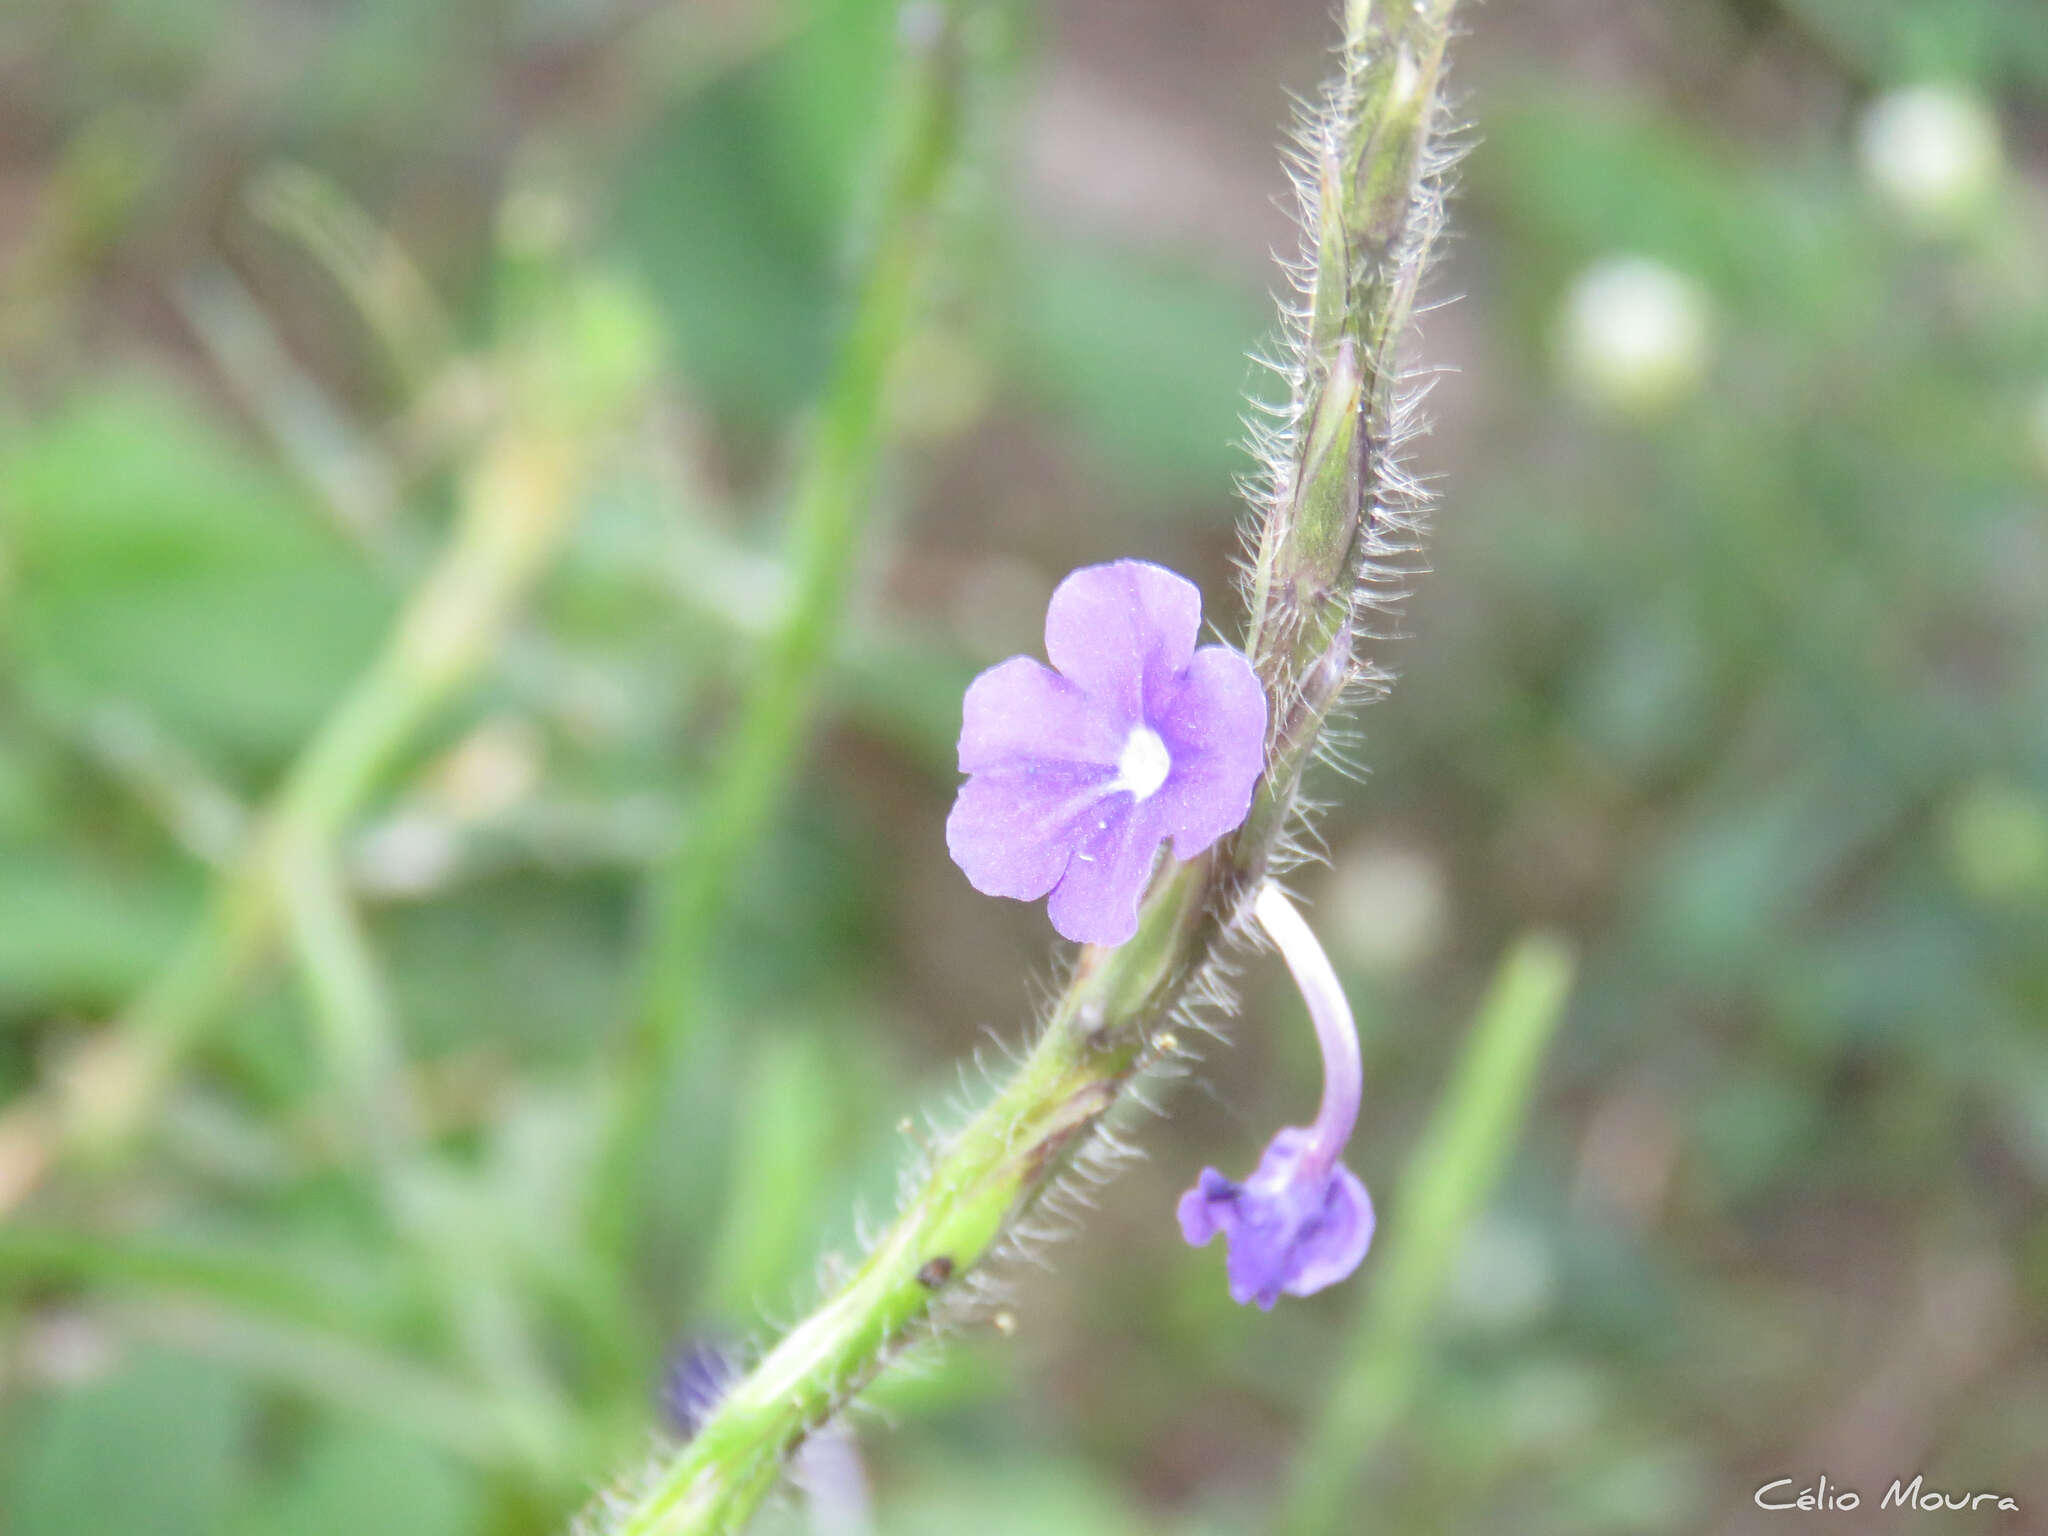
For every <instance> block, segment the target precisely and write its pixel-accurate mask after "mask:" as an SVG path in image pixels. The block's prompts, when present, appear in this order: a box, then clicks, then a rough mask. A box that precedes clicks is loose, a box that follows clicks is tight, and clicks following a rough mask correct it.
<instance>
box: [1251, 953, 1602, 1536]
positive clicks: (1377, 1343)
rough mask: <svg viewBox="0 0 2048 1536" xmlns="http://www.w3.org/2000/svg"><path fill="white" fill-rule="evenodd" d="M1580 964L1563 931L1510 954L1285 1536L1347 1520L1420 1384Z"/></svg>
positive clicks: (1389, 1242) (1402, 1209)
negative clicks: (1453, 1269)
mask: <svg viewBox="0 0 2048 1536" xmlns="http://www.w3.org/2000/svg"><path fill="white" fill-rule="evenodd" d="M1575 966H1576V960H1575V958H1574V956H1573V954H1572V951H1571V949H1570V948H1569V946H1567V945H1566V943H1565V942H1564V940H1562V939H1561V938H1558V937H1557V936H1556V935H1553V934H1546V933H1536V934H1530V935H1527V936H1526V937H1524V938H1523V939H1521V940H1520V941H1519V942H1518V943H1517V944H1516V945H1515V947H1514V948H1513V949H1512V950H1510V951H1509V953H1508V956H1507V958H1506V959H1505V960H1504V961H1502V963H1501V967H1500V970H1499V972H1498V973H1497V974H1496V975H1495V977H1494V982H1493V987H1492V990H1491V991H1490V992H1489V993H1488V994H1487V997H1486V1001H1485V1003H1484V1005H1483V1006H1482V1007H1481V1009H1480V1014H1479V1018H1478V1021H1477V1022H1476V1024H1475V1025H1474V1027H1473V1030H1472V1039H1471V1042H1470V1044H1468V1045H1467V1046H1466V1048H1465V1052H1464V1055H1463V1056H1462V1057H1461V1058H1460V1060H1459V1062H1458V1065H1457V1069H1456V1073H1455V1076H1454V1077H1453V1079H1452V1082H1451V1085H1450V1088H1449V1089H1448V1091H1447V1092H1446V1093H1445V1095H1444V1098H1443V1101H1442V1102H1441V1103H1440V1104H1439V1105H1438V1106H1437V1110H1436V1113H1435V1115H1433V1116H1432V1117H1431V1119H1430V1123H1429V1129H1428V1131H1427V1132H1426V1133H1425V1134H1424V1136H1423V1139H1422V1144H1421V1146H1420V1147H1419V1148H1418V1149H1417V1151H1416V1154H1415V1160H1414V1162H1413V1163H1412V1164H1410V1166H1409V1169H1408V1173H1407V1176H1406V1177H1405V1178H1404V1179H1403V1180H1402V1182H1401V1189H1400V1196H1399V1199H1398V1201H1397V1202H1396V1204H1395V1206H1394V1210H1393V1214H1392V1218H1391V1219H1390V1220H1389V1221H1388V1222H1387V1223H1386V1225H1385V1227H1384V1229H1383V1231H1384V1234H1385V1235H1384V1237H1383V1240H1382V1249H1381V1257H1380V1266H1379V1279H1378V1282H1377V1283H1376V1284H1374V1285H1373V1286H1372V1287H1371V1289H1370V1290H1369V1291H1368V1292H1367V1294H1366V1297H1365V1301H1364V1306H1363V1308H1362V1310H1361V1312H1360V1315H1359V1321H1358V1324H1357V1329H1356V1332H1355V1333H1354V1334H1353V1336H1352V1341H1351V1344H1350V1346H1349V1349H1348V1351H1347V1353H1346V1357H1345V1360H1344V1363H1343V1365H1342V1367H1341V1368H1340V1374H1339V1376H1338V1379H1337V1387H1336V1392H1335V1394H1334V1396H1333V1397H1332V1398H1331V1400H1330V1403H1329V1406H1328V1408H1327V1409H1326V1411H1325V1412H1324V1414H1323V1417H1322V1419H1321V1421H1320V1422H1319V1423H1318V1424H1317V1425H1316V1427H1315V1430H1314V1432H1313V1434H1312V1435H1311V1436H1310V1438H1309V1441H1308V1443H1307V1445H1306V1446H1305V1447H1304V1449H1303V1450H1302V1453H1301V1455H1300V1458H1299V1460H1298V1461H1297V1463H1296V1465H1295V1468H1294V1477H1293V1487H1292V1489H1291V1491H1290V1492H1289V1495H1288V1498H1287V1502H1286V1504H1285V1506H1284V1508H1283V1512H1282V1514H1283V1518H1282V1519H1281V1521H1280V1523H1279V1527H1278V1528H1279V1530H1281V1531H1282V1532H1284V1533H1286V1536H1322V1533H1325V1532H1335V1531H1338V1530H1340V1529H1343V1528H1345V1527H1343V1526H1342V1524H1341V1522H1340V1512H1341V1511H1342V1509H1343V1508H1344V1504H1345V1498H1346V1495H1347V1494H1348V1493H1349V1491H1350V1488H1351V1484H1352V1481H1353V1479H1354V1478H1355V1477H1356V1476H1357V1474H1358V1472H1359V1470H1360V1469H1361V1468H1363V1467H1364V1466H1365V1465H1366V1463H1367V1462H1369V1461H1370V1460H1371V1459H1372V1456H1373V1454H1374V1453H1375V1452H1376V1451H1377V1450H1378V1449H1379V1446H1380V1442H1381V1441H1382V1440H1383V1439H1384V1438H1385V1436H1386V1434H1387V1432H1388V1430H1389V1429H1391V1428H1392V1427H1393V1424H1394V1422H1395V1420H1396V1419H1397V1418H1398V1417H1399V1415H1400V1412H1401V1409H1402V1407H1403V1406H1404V1405H1405V1403H1406V1402H1407V1400H1408V1397H1409V1394H1410V1392H1411V1391H1412V1390H1413V1388H1414V1385H1415V1379H1416V1375H1417V1372H1418V1370H1419V1368H1420V1367H1421V1364H1422V1358H1423V1352H1424V1349H1425V1347H1426V1346H1427V1344H1428V1340H1429V1333H1430V1328H1431V1326H1432V1324H1433V1322H1434V1320H1435V1315H1436V1303H1437V1298H1438V1297H1440V1296H1441V1295H1442V1294H1443V1290H1444V1284H1445V1279H1446V1276H1447V1274H1448V1272H1449V1269H1450V1266H1451V1262H1452V1260H1453V1259H1454V1258H1455V1256H1456V1254H1457V1249H1458V1244H1459V1242H1460V1240H1461V1239H1462V1238H1463V1236H1464V1233H1465V1229H1466V1227H1467V1225H1468V1224H1469V1223H1470V1222H1471V1220H1472V1218H1473V1216H1475V1215H1476V1214H1477V1213H1478V1212H1479V1210H1480V1209H1481V1208H1482V1207H1483V1206H1484V1205H1485V1204H1486V1201H1487V1199H1488V1198H1489V1197H1490V1196H1491V1195H1492V1193H1493V1189H1494V1186H1495V1184H1496V1183H1497V1182H1498V1181H1499V1178H1500V1175H1501V1172H1502V1170H1503V1169H1504V1167H1505V1166H1506V1163H1507V1158H1508V1154H1509V1152H1510V1151H1511V1150H1512V1149H1513V1147H1514V1144H1515V1141H1516V1138H1517V1137H1518V1136H1519V1134H1520V1131H1521V1126H1522V1120H1523V1117H1524V1115H1525V1114H1526V1112H1527V1110H1528V1107H1529V1100H1530V1097H1531V1095H1532V1094H1533V1093H1534V1091H1535V1086H1536V1078H1537V1074H1538V1070H1539V1069H1540V1068H1541V1066H1542V1064H1543V1058H1544V1053H1545V1051H1546V1049H1547V1048H1548V1046H1549V1044H1550V1040H1551V1036H1552V1034H1553V1033H1554V1032H1555V1030H1556V1027H1557V1022H1558V1019H1559V1017H1560V1016H1561V1015H1562V1013H1563V1011H1564V1004H1565V998H1566V996H1567V994H1568V993H1569V992H1570V991H1571V984H1572V974H1573V971H1574V969H1575Z"/></svg>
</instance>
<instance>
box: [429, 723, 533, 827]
mask: <svg viewBox="0 0 2048 1536" xmlns="http://www.w3.org/2000/svg"><path fill="white" fill-rule="evenodd" d="M540 774H541V740H540V733H539V732H538V731H536V730H535V729H534V727H533V725H532V724H531V722H529V721H526V720H522V719H519V718H518V717H516V716H512V715H501V716H499V717H498V718H496V719H493V720H486V721H484V722H483V724H481V725H479V726H477V727H476V729H475V730H473V731H471V732H470V733H469V734H468V735H467V736H465V737H463V738H462V740H460V741H459V742H457V743H456V744H455V745H454V746H453V747H451V748H449V749H448V751H447V752H445V753H444V754H442V756H441V759H440V761H438V762H437V763H435V764H434V766H433V768H432V769H431V770H430V771H429V773H428V776H427V793H428V797H429V799H430V800H431V802H432V804H433V806H434V808H435V809H436V810H438V811H440V812H441V813H442V814H443V815H445V816H447V817H449V818H450V819H451V820H454V821H464V822H469V821H488V820H490V819H491V818H492V817H494V816H502V815H503V814H504V813H505V812H507V811H509V810H511V809H512V808H513V807H514V806H516V805H518V804H519V802H520V801H522V800H524V799H525V798H526V797H527V796H528V795H530V794H532V793H533V791H534V788H535V786H536V785H538V784H539V783H540Z"/></svg>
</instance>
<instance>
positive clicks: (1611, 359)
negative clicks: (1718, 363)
mask: <svg viewBox="0 0 2048 1536" xmlns="http://www.w3.org/2000/svg"><path fill="white" fill-rule="evenodd" d="M1712 332H1713V306H1712V305H1711V303H1710V302H1709V301H1708V298H1707V295H1706V291H1705V290H1704V289H1703V288H1701V287H1700V285H1699V284H1698V283H1697V282H1695V281H1694V280H1693V279H1692V278H1690V277H1687V276H1686V275H1685V274H1684V273H1682V272H1678V271H1675V270H1674V269H1672V268H1671V267H1668V266H1666V265H1664V264H1663V263H1662V262H1659V261H1652V260H1651V259H1649V258H1648V257H1644V256H1610V257H1607V258H1605V259H1603V260H1601V261H1598V262H1596V263H1594V265H1592V266H1590V267H1588V268H1587V269H1586V270H1585V271H1584V272H1582V273H1581V274H1580V275H1579V278H1578V280H1577V281H1576V282H1574V283H1573V284H1572V287H1571V291H1570V292H1569V293H1568V294H1567V295H1566V296H1565V301H1564V308H1563V312H1562V314H1561V315H1560V317H1559V326H1558V363H1559V367H1560V369H1561V371H1562V372H1563V375H1564V379H1565V383H1566V384H1567V385H1568V386H1569V387H1570V388H1571V389H1572V391H1573V393H1575V394H1576V395H1578V396H1579V398H1580V399H1582V400H1584V401H1585V402H1586V403H1587V404H1588V405H1591V406H1593V407H1594V408H1596V409H1598V410H1602V411H1607V412H1611V413H1613V414H1616V415H1622V416H1634V417H1649V416H1656V415H1659V414H1661V413H1662V412H1664V411H1667V410H1669V409H1670V408H1671V407H1672V406H1673V405H1675V404H1677V403H1678V401H1680V400H1682V399H1684V398H1685V397H1686V396H1687V395H1689V394H1691V393H1692V392H1693V390H1694V389H1696V388H1697V387H1698V385H1699V382H1700V380H1701V378H1702V377H1704V375H1705V373H1706V370H1707V363H1708V361H1709V359H1710V356H1711V354H1712Z"/></svg>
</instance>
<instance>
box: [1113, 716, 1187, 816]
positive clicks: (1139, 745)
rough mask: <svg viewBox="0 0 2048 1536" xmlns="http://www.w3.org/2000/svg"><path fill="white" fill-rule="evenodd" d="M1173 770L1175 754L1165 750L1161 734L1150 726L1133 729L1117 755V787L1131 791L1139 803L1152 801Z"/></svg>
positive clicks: (1139, 726) (1136, 726) (1135, 726)
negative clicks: (1140, 801)
mask: <svg viewBox="0 0 2048 1536" xmlns="http://www.w3.org/2000/svg"><path fill="white" fill-rule="evenodd" d="M1172 771H1173V754H1172V753H1170V752H1168V751H1167V750H1166V743H1165V742H1164V741H1162V740H1160V737H1159V733H1158V732H1157V731H1155V730H1153V729H1152V728H1151V727H1150V726H1144V725H1134V726H1132V727H1131V734H1130V735H1129V736H1127V737H1125V738H1124V749H1123V751H1122V752H1120V753H1119V754H1117V760H1116V787H1117V788H1118V789H1128V790H1129V791H1130V792H1131V794H1132V795H1133V796H1134V797H1135V798H1137V799H1139V800H1149V799H1151V798H1152V797H1153V796H1154V795H1156V794H1157V793H1159V786H1160V785H1162V784H1164V783H1165V782H1166V776H1167V774H1169V773H1171V772H1172Z"/></svg>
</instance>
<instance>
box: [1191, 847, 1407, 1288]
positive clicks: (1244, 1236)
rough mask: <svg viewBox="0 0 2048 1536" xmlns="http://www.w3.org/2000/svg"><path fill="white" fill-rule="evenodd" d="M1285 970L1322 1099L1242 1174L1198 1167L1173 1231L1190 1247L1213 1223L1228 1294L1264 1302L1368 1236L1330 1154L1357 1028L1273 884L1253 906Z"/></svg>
mask: <svg viewBox="0 0 2048 1536" xmlns="http://www.w3.org/2000/svg"><path fill="white" fill-rule="evenodd" d="M1254 911H1255V912H1256V914H1257V916H1258V919H1259V923H1260V925H1261V926H1262V927H1263V928H1264V929H1265V930H1266V933H1267V934H1268V936H1269V937H1271V939H1272V940H1273V943H1274V944H1275V945H1276V946H1277V947H1278V949H1279V950H1280V954H1281V957H1282V958H1283V959H1284V960H1286V962H1287V968H1288V969H1289V970H1290V971H1292V972H1293V973H1294V979H1295V981H1296V982H1297V983H1298V984H1299V985H1300V987H1301V992H1302V996H1303V998H1304V999H1305V1000H1306V1001H1307V1003H1308V1010H1309V1017H1310V1018H1311V1019H1313V1020H1314V1022H1315V1027H1316V1040H1317V1042H1318V1043H1319V1044H1320V1045H1321V1047H1322V1051H1323V1073H1324V1076H1323V1102H1322V1108H1321V1109H1320V1110H1319V1111H1318V1113H1317V1115H1316V1119H1315V1123H1314V1124H1313V1125H1308V1126H1300V1125H1290V1126H1287V1127H1286V1128H1285V1129H1283V1130H1282V1131H1281V1132H1280V1133H1279V1134H1278V1135H1276V1136H1275V1137H1274V1138H1273V1140H1272V1141H1271V1143H1270V1144H1268V1146H1267V1147H1266V1152H1265V1155H1264V1156H1263V1157H1261V1158H1260V1159H1259V1166H1258V1169H1257V1171H1256V1172H1254V1173H1253V1174H1252V1176H1251V1177H1250V1178H1248V1179H1246V1180H1245V1181H1244V1182H1243V1183H1242V1184H1240V1183H1237V1182H1235V1181H1234V1180H1231V1179H1226V1178H1225V1177H1224V1176H1223V1175H1222V1174H1220V1173H1218V1172H1217V1171H1216V1170H1215V1169H1214V1168H1204V1169H1203V1170H1202V1176H1201V1177H1200V1178H1199V1179H1197V1180H1196V1181H1195V1187H1194V1188H1193V1189H1191V1190H1189V1191H1188V1192H1187V1193H1186V1194H1184V1195H1182V1196H1181V1198H1180V1210H1179V1215H1180V1230H1181V1235H1182V1236H1183V1237H1185V1238H1186V1239H1187V1240H1188V1241H1189V1242H1190V1243H1192V1244H1194V1245H1195V1246H1196V1247H1197V1248H1199V1247H1201V1246H1203V1245H1204V1244H1206V1243H1207V1242H1208V1241H1209V1239H1210V1238H1212V1237H1214V1236H1215V1235H1216V1234H1217V1233H1218V1232H1221V1233H1222V1234H1223V1236H1224V1241H1225V1242H1226V1243H1227V1244H1228V1246H1229V1249H1230V1256H1229V1259H1228V1261H1227V1262H1226V1264H1225V1269H1226V1270H1227V1271H1228V1273H1229V1276H1230V1297H1231V1300H1233V1301H1235V1302H1237V1303H1238V1304H1239V1305H1240V1306H1242V1305H1245V1304H1246V1303H1250V1302H1257V1303H1258V1305H1259V1306H1260V1308H1261V1309H1263V1310H1265V1311H1271V1310H1272V1308H1273V1303H1275V1302H1276V1301H1278V1300H1279V1299H1280V1296H1281V1293H1282V1292H1285V1293H1286V1294H1287V1295H1289V1296H1310V1295H1313V1294H1314V1293H1315V1292H1317V1291H1320V1290H1321V1289H1322V1288H1323V1287H1324V1286H1326V1285H1334V1284H1336V1282H1337V1281H1339V1280H1342V1279H1344V1278H1345V1277H1346V1276H1347V1275H1349V1274H1350V1273H1351V1272H1352V1271H1353V1270H1354V1269H1356V1268H1358V1265H1359V1262H1360V1260H1362V1259H1363V1258H1364V1257H1365V1251H1366V1249H1367V1248H1368V1247H1370V1246H1371V1244H1372V1230H1373V1212H1372V1200H1371V1198H1370V1197H1369V1196H1368V1195H1367V1194H1366V1192H1365V1186H1364V1185H1363V1184H1361V1183H1359V1181H1358V1176H1357V1175H1356V1174H1354V1173H1353V1172H1352V1171H1351V1170H1350V1169H1349V1168H1346V1167H1345V1166H1344V1165H1343V1164H1342V1163H1341V1162H1339V1161H1338V1160H1337V1159H1338V1158H1339V1157H1340V1156H1341V1155H1342V1154H1343V1151H1344V1144H1345V1143H1346V1142H1347V1141H1349V1140H1350V1139H1351V1131H1352V1127H1353V1126H1354V1125H1356V1124H1357V1121H1358V1101H1359V1098H1360V1094H1361V1089H1362V1081H1361V1079H1362V1073H1361V1071H1360V1065H1359V1057H1358V1031H1357V1028H1356V1027H1355V1026H1354V1025H1353V1023H1352V1020H1351V1007H1350V1005H1349V1004H1348V1003H1347V1002H1346V1001H1345V1000H1344V989H1343V987H1342V986H1340V985H1339V984H1338V981H1337V973H1336V972H1335V971H1334V970H1332V969H1331V968H1330V962H1329V960H1328V958H1327V957H1326V956H1325V955H1324V954H1323V950H1322V946H1321V945H1319V944H1318V943H1316V939H1315V935H1314V933H1312V932H1311V931H1310V929H1309V926H1308V924H1307V923H1306V922H1304V921H1303V920H1302V916H1301V914H1300V913H1299V912H1297V911H1295V909H1294V906H1293V904H1292V903H1291V902H1289V901H1288V899H1287V898H1286V897H1285V896H1284V895H1282V894H1281V891H1280V888H1279V887H1278V886H1274V885H1268V886H1265V887H1264V888H1263V889H1261V890H1260V892H1259V896H1258V901H1257V903H1256V904H1255V906H1254Z"/></svg>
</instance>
